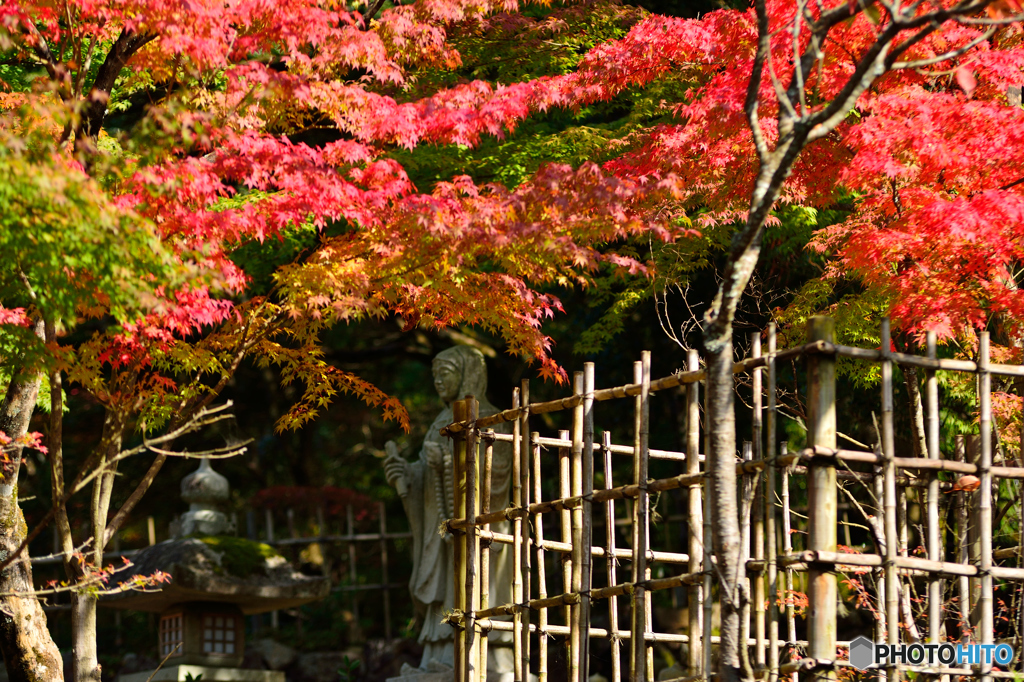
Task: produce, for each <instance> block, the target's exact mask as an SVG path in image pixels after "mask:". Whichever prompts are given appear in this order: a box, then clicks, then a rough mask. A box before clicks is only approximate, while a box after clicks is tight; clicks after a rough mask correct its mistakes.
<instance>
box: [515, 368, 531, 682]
mask: <svg viewBox="0 0 1024 682" xmlns="http://www.w3.org/2000/svg"><path fill="white" fill-rule="evenodd" d="M518 407H519V388H518V387H516V388H513V389H512V409H517V408H518ZM521 426H522V425H521V424H520V420H519V419H516V420H515V421H514V422H513V423H512V506H514V507H518V508H519V509H522V508H523V507H524V506H525V505H524V504H523V499H524V497H523V483H524V480H525V479H524V476H523V473H522V467H523V462H524V461H525V458H524V457H523V451H524V450H525V448H524V447H523V445H524V444H523V442H522V439H521V438H520V436H521V434H522V430H521ZM527 469H529V466H527ZM523 525H524V524H523V519H522V517H520V516H517V517H516V518H515V519H513V520H512V538H513V542H512V601H513V603H515V604H522V603H523V602H524V601H526V600H525V599H523V575H524V573H525V575H527V576H529V572H526V571H524V570H523V569H524V568H525V566H524V563H523V553H524V550H525V553H526V554H527V555H529V551H528V550H527V547H528V546H527V545H526V544H524V543H523ZM526 525H529V524H526ZM512 623H513V624H514V627H513V628H512V657H513V659H514V660H513V663H512V672H513V676H514V678H515V682H523V663H524V662H525V661H524V659H525V657H524V656H523V637H524V634H525V636H526V637H529V636H530V633H529V630H527V631H526V632H525V633H524V632H523V614H522V612H521V611H516V612H515V613H514V614H513V615H512Z"/></svg>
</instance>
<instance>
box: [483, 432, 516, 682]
mask: <svg viewBox="0 0 1024 682" xmlns="http://www.w3.org/2000/svg"><path fill="white" fill-rule="evenodd" d="M474 416H475V415H474ZM488 436H489V437H488ZM483 438H484V471H483V473H484V475H483V481H482V485H481V486H480V487H481V488H482V490H481V492H480V513H481V514H486V513H488V512H489V511H491V474H492V472H493V471H494V432H493V431H491V432H489V433H488V434H485V435H484V436H483ZM490 529H491V524H489V523H485V524H484V530H488V531H489V530H490ZM478 542H479V544H480V580H479V584H480V587H479V589H480V609H481V610H483V609H486V608H490V606H491V541H490V540H483V539H481V540H479V541H478ZM513 570H514V569H513ZM479 640H480V641H479V647H480V659H479V664H478V665H479V670H480V676H479V678H478V679H480V680H484V681H485V682H486V680H487V636H486V635H484V634H482V633H481V635H480V638H479Z"/></svg>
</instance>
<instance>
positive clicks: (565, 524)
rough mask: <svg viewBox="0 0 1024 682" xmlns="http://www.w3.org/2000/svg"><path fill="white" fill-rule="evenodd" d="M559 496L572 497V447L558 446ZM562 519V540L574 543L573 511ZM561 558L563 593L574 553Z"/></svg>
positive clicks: (564, 434) (568, 619)
mask: <svg viewBox="0 0 1024 682" xmlns="http://www.w3.org/2000/svg"><path fill="white" fill-rule="evenodd" d="M558 440H561V441H566V440H569V432H568V431H565V430H562V431H559V432H558ZM558 496H559V497H560V498H562V499H565V498H566V497H572V448H562V447H560V448H558ZM559 516H561V521H562V542H567V543H570V544H571V543H572V512H571V511H570V510H568V509H563V510H562V511H561V512H559ZM559 558H560V559H561V561H562V594H567V593H569V592H572V560H573V556H572V554H569V553H567V552H560V553H559ZM563 613H564V614H565V615H564V617H565V621H564V622H565V624H566V625H567V626H569V627H572V607H571V606H566V607H565V608H564V609H563ZM565 646H566V652H565V653H566V656H565V660H566V661H571V660H572V652H571V651H569V648H570V647H571V646H572V640H571V639H570V638H569V637H566V638H565Z"/></svg>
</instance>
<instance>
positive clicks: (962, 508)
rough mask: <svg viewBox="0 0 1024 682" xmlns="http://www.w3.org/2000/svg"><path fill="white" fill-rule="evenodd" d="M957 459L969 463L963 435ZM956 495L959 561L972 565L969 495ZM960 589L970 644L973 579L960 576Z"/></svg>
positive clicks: (964, 636) (963, 636)
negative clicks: (968, 510)
mask: <svg viewBox="0 0 1024 682" xmlns="http://www.w3.org/2000/svg"><path fill="white" fill-rule="evenodd" d="M955 442H956V459H957V461H958V462H966V461H967V442H966V439H965V438H964V436H963V435H962V434H960V435H957V437H956V441H955ZM955 495H956V529H957V540H958V541H959V548H958V549H959V551H958V553H957V561H958V562H960V563H961V564H967V563H970V558H971V557H970V545H969V543H970V530H969V527H968V526H969V523H970V514H968V512H967V495H968V494H967V493H965V492H963V491H958V492H956V493H955ZM957 582H958V588H959V591H960V641H961V642H968V641H970V639H971V606H972V605H971V579H970V578H968V577H967V576H960V579H959V580H958V581H957Z"/></svg>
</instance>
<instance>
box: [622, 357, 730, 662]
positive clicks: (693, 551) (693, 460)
mask: <svg viewBox="0 0 1024 682" xmlns="http://www.w3.org/2000/svg"><path fill="white" fill-rule="evenodd" d="M699 363H700V361H699V358H698V356H697V351H696V350H694V349H690V350H689V351H688V352H687V354H686V369H687V370H688V371H690V372H695V371H697V369H698V368H699ZM698 387H699V384H696V383H693V384H687V386H686V473H687V474H688V475H690V476H697V475H698V474H699V473H700V461H699V460H698V453H699V451H700V403H699V400H700V396H699V395H698V390H699V389H698ZM610 465H611V463H610V462H609V464H607V465H605V466H606V467H610ZM687 490H688V494H687V508H688V509H687V511H688V512H689V514H688V515H687V516H688V518H687V522H688V524H689V530H690V542H689V547H688V548H687V549H688V551H689V555H690V561H689V565H688V567H687V568H688V570H689V572H690V573H697V572H699V571H701V570H702V568H701V559H702V555H703V551H704V528H703V524H702V521H703V518H704V503H703V500H702V499H701V483H700V481H697V480H696V479H694V481H693V483H691V484H690V485H689V487H688V489H687ZM609 579H610V578H609ZM608 584H609V585H612V584H614V583H611V582H609V583H608ZM688 596H689V600H688V603H687V611H688V615H689V627H688V629H687V633H688V634H689V635H690V650H689V661H688V662H689V674H690V676H691V677H692V676H697V675H700V674H701V672H702V666H701V661H702V658H703V655H702V651H701V647H702V646H707V647H708V648H710V646H711V645H710V643H707V644H705V642H703V641H701V638H700V637H698V634H697V633H702V634H703V629H704V622H703V621H704V618H703V616H704V614H703V612H702V609H703V607H704V586H703V585H696V584H695V585H691V586H690V593H689V595H688ZM616 679H621V678H616Z"/></svg>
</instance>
